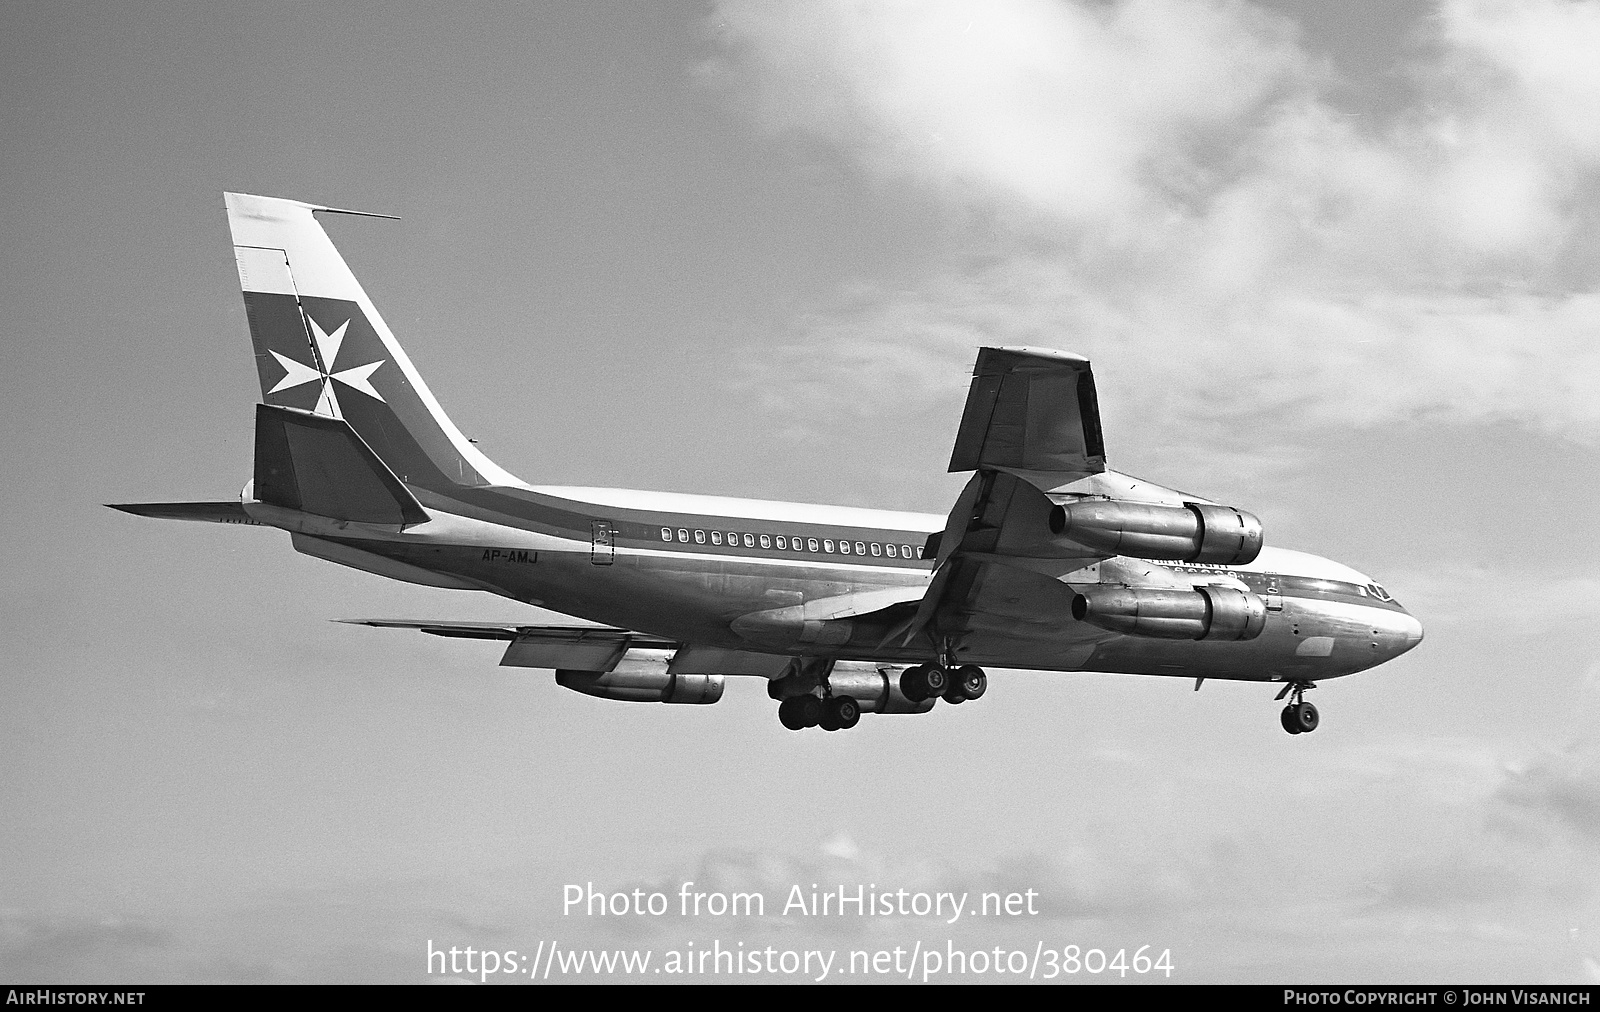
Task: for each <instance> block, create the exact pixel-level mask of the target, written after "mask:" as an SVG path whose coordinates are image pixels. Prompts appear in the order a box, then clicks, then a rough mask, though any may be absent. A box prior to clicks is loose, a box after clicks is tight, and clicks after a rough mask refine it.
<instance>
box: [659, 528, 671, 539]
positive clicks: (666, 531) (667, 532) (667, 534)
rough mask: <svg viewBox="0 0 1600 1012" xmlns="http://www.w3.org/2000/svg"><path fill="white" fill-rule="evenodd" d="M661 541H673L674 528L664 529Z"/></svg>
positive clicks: (662, 529)
mask: <svg viewBox="0 0 1600 1012" xmlns="http://www.w3.org/2000/svg"><path fill="white" fill-rule="evenodd" d="M661 540H662V541H671V540H672V528H671V527H663V528H661Z"/></svg>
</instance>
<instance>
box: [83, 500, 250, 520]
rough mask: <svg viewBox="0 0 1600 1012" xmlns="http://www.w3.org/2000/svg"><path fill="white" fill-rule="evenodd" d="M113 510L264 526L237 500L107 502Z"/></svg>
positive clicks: (138, 515)
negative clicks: (251, 517) (251, 516)
mask: <svg viewBox="0 0 1600 1012" xmlns="http://www.w3.org/2000/svg"><path fill="white" fill-rule="evenodd" d="M106 505H107V506H110V507H111V508H112V509H114V510H121V511H122V512H124V513H132V514H133V515H134V516H136V517H155V518H156V519H157V520H199V521H203V522H205V523H211V524H248V525H250V526H251V527H265V526H267V525H266V524H263V523H262V522H261V521H259V520H252V519H250V515H249V514H248V513H246V512H245V511H244V507H243V506H241V505H240V504H239V502H238V500H231V501H228V502H108V503H106Z"/></svg>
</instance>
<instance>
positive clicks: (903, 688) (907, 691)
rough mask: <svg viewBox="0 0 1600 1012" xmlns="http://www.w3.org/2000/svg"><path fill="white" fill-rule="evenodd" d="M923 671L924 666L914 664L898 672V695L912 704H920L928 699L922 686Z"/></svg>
mask: <svg viewBox="0 0 1600 1012" xmlns="http://www.w3.org/2000/svg"><path fill="white" fill-rule="evenodd" d="M925 670H926V666H925V665H922V664H915V665H912V666H911V667H909V668H907V669H905V670H904V671H902V672H900V694H901V695H902V696H904V697H906V698H907V699H909V700H911V701H912V702H913V703H920V702H922V701H923V700H924V699H927V698H928V694H927V692H925V691H923V684H922V673H923V671H925Z"/></svg>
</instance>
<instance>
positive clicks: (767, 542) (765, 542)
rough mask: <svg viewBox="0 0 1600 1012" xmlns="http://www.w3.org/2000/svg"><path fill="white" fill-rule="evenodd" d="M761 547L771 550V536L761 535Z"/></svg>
mask: <svg viewBox="0 0 1600 1012" xmlns="http://www.w3.org/2000/svg"><path fill="white" fill-rule="evenodd" d="M761 547H762V548H771V547H772V535H770V534H763V535H761Z"/></svg>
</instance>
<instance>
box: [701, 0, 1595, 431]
mask: <svg viewBox="0 0 1600 1012" xmlns="http://www.w3.org/2000/svg"><path fill="white" fill-rule="evenodd" d="M1597 10H1600V8H1597V6H1596V5H1595V4H1576V3H1559V4H1558V3H1534V4H1495V3H1466V2H1461V3H1450V4H1446V5H1445V6H1444V7H1443V8H1442V9H1441V10H1440V11H1439V14H1438V17H1436V18H1432V19H1429V20H1427V21H1426V22H1424V23H1423V24H1421V25H1419V27H1418V31H1419V32H1423V31H1427V32H1430V33H1431V35H1429V36H1428V37H1427V39H1426V41H1427V43H1428V44H1427V45H1425V46H1424V45H1418V46H1417V47H1415V48H1414V51H1413V53H1414V55H1413V61H1414V62H1413V64H1412V65H1411V66H1408V67H1406V68H1404V70H1405V72H1406V73H1407V75H1409V77H1410V78H1412V79H1413V80H1415V81H1416V82H1417V91H1418V94H1419V96H1420V98H1419V99H1418V101H1417V102H1416V103H1414V104H1413V105H1411V106H1409V107H1406V108H1402V109H1399V110H1397V111H1395V112H1394V113H1393V114H1392V115H1391V116H1390V117H1389V118H1387V119H1385V120H1383V121H1381V122H1372V121H1370V120H1366V119H1361V118H1359V117H1356V116H1353V115H1351V114H1349V113H1347V112H1345V111H1343V110H1341V109H1340V108H1339V107H1338V105H1337V104H1336V101H1335V99H1334V98H1333V97H1332V96H1333V95H1334V93H1335V91H1336V88H1335V87H1334V85H1335V83H1336V77H1335V74H1334V72H1333V70H1332V69H1330V68H1329V67H1328V66H1327V65H1326V64H1325V63H1324V62H1322V61H1320V60H1318V59H1315V58H1313V57H1312V56H1310V55H1309V54H1308V52H1307V51H1306V50H1305V49H1304V48H1303V47H1302V46H1301V45H1300V44H1299V42H1298V40H1297V30H1296V27H1295V25H1293V24H1292V23H1291V22H1289V21H1287V20H1285V19H1283V18H1281V17H1278V16H1275V15H1270V14H1268V13H1266V12H1264V11H1261V10H1257V9H1255V8H1252V7H1250V6H1249V5H1245V4H1238V3H1224V2H1211V3H1188V2H1185V3H1178V2H1175V0H1171V2H1169V0H1129V2H1122V3H1111V4H1092V5H1091V4H1080V3H1044V2H1037V3H1014V4H1005V5H991V6H988V7H984V8H982V9H977V8H973V7H971V6H970V5H965V4H955V3H946V4H940V3H924V4H853V3H843V2H839V3H815V4H804V5H783V6H757V5H745V4H737V5H734V4H730V5H725V6H723V7H720V8H719V9H718V12H717V14H716V15H715V17H714V19H713V20H714V22H715V23H716V25H717V32H718V34H717V39H718V40H719V52H718V56H717V57H716V58H715V59H714V60H712V61H711V62H709V63H708V64H707V66H706V67H705V68H704V70H703V76H704V78H705V79H706V80H707V81H708V82H711V83H712V84H713V85H714V86H715V87H717V88H719V89H720V90H721V91H722V92H723V94H724V95H726V96H727V98H728V100H729V101H730V102H732V103H734V104H735V105H737V106H739V107H740V108H742V109H743V110H744V111H745V113H746V114H747V115H748V116H749V117H750V118H751V120H752V122H753V123H755V124H756V125H758V127H759V128H761V129H762V130H764V131H767V132H769V133H771V134H773V135H774V136H781V137H802V138H807V139H810V140H811V141H814V142H821V143H823V144H826V145H828V146H829V147H831V148H832V149H834V150H836V151H837V152H839V153H841V154H843V155H844V156H845V157H847V158H848V159H850V160H851V161H853V162H854V163H855V164H856V165H857V166H858V167H859V169H860V170H861V171H863V172H864V173H866V174H868V175H869V176H870V177H872V178H876V179H878V180H880V181H882V182H885V183H893V184H909V185H911V186H913V187H916V188H919V189H920V190H922V191H923V192H925V194H926V195H927V197H928V199H929V200H930V201H932V202H933V203H934V204H935V206H938V207H941V208H943V209H945V210H946V211H948V212H949V213H950V214H951V216H952V221H955V222H969V223H970V222H978V223H979V224H978V225H972V226H971V227H970V228H969V242H968V243H967V245H966V247H965V252H964V254H962V255H961V256H960V257H957V258H955V260H954V261H953V262H950V263H947V264H946V265H945V266H944V267H943V268H942V269H939V270H937V271H935V272H933V273H931V274H930V275H928V276H926V277H924V278H922V279H921V280H918V281H914V282H912V283H911V284H908V285H905V286H903V287H901V288H898V289H894V290H890V289H885V288H881V287H876V286H874V285H873V284H872V283H870V282H866V281H864V282H863V283H862V284H861V285H860V286H859V287H858V288H856V289H855V290H852V291H849V292H842V293H840V297H839V299H838V300H837V302H836V303H835V304H832V305H824V306H818V307H815V309H814V311H813V312H811V313H809V314H806V315H803V316H800V317H797V318H796V319H794V320H791V321H789V322H788V324H787V326H786V327H785V328H784V331H783V333H781V334H780V335H779V337H780V340H779V341H778V342H777V343H778V345H779V346H780V349H779V350H778V351H776V352H774V353H773V355H772V357H771V359H769V360H768V361H767V362H765V363H763V365H762V366H761V367H760V368H759V370H758V375H757V376H755V377H754V380H755V381H758V382H753V383H752V385H762V386H766V387H768V388H769V390H770V391H771V393H770V396H772V397H773V398H775V399H778V400H785V399H787V400H794V401H804V402H806V403H809V404H812V405H824V406H827V407H829V408H832V409H834V410H837V411H840V412H843V413H844V414H845V415H846V416H849V415H856V414H861V413H865V412H871V411H878V410H887V408H886V407H883V406H879V405H880V404H882V401H881V399H874V398H870V397H864V396H863V393H864V392H865V391H864V390H863V389H862V386H863V385H864V384H870V385H871V386H872V387H873V388H876V389H882V387H883V385H884V384H885V383H899V384H901V385H902V386H903V387H904V388H905V389H908V390H911V391H929V390H937V391H940V392H941V393H948V392H952V391H955V390H958V389H959V388H960V386H961V385H962V384H963V383H964V378H963V375H962V374H963V371H964V367H966V366H968V365H970V362H971V358H972V349H973V348H974V346H976V345H979V344H1017V343H1030V344H1043V345H1047V346H1058V347H1068V348H1071V349H1074V350H1078V351H1082V352H1085V353H1088V354H1090V355H1092V356H1093V357H1095V358H1096V360H1097V362H1098V364H1099V367H1100V368H1101V370H1102V371H1109V372H1113V373H1116V374H1118V375H1120V376H1128V377H1136V378H1138V379H1139V380H1141V381H1143V384H1142V385H1143V387H1144V389H1143V390H1142V391H1138V392H1135V391H1132V390H1130V389H1129V388H1130V387H1131V386H1132V384H1125V385H1123V386H1121V387H1119V388H1118V389H1119V397H1121V396H1128V397H1133V398H1135V400H1133V401H1131V402H1125V406H1124V407H1123V408H1122V409H1121V410H1123V411H1125V412H1126V413H1128V414H1129V415H1136V416H1137V417H1139V418H1141V419H1145V420H1146V424H1147V426H1155V427H1157V429H1158V432H1157V433H1156V434H1157V435H1161V434H1163V433H1160V431H1159V430H1160V429H1162V428H1165V429H1166V430H1168V431H1170V432H1174V433H1175V432H1178V431H1185V432H1192V431H1193V429H1194V427H1195V426H1196V425H1198V426H1200V427H1201V434H1202V435H1205V436H1206V437H1208V438H1211V437H1217V438H1224V439H1225V438H1227V433H1228V432H1229V431H1236V432H1241V433H1244V434H1243V435H1241V436H1240V437H1239V438H1240V439H1241V440H1242V441H1249V440H1251V439H1258V438H1259V437H1258V436H1256V435H1254V433H1256V432H1257V431H1258V427H1256V426H1247V425H1245V424H1244V423H1247V422H1249V421H1252V420H1260V419H1262V418H1268V417H1270V418H1273V419H1276V420H1277V423H1276V425H1275V426H1274V428H1275V430H1276V431H1278V432H1281V433H1284V434H1285V436H1286V437H1292V436H1293V435H1294V434H1295V432H1296V431H1303V430H1304V429H1305V428H1308V427H1320V426H1328V425H1335V426H1354V427H1360V426H1368V425H1375V424H1379V423H1382V422H1386V421H1390V420H1394V419H1397V418H1410V417H1422V416H1426V417H1431V418H1439V419H1443V420H1446V421H1459V422H1478V421H1486V420H1501V419H1511V420H1514V421H1516V422H1518V423H1521V424H1524V425H1527V426H1530V427H1534V428H1538V429H1541V430H1545V431H1549V432H1554V433H1559V434H1561V435H1564V436H1569V437H1572V438H1577V439H1580V440H1585V441H1593V440H1594V439H1595V438H1596V437H1597V436H1600V400H1596V398H1594V397H1593V396H1592V390H1593V389H1594V388H1595V387H1596V385H1597V384H1600V342H1596V341H1594V340H1593V334H1594V333H1595V332H1596V330H1597V329H1600V295H1597V294H1596V293H1595V292H1594V291H1593V290H1592V289H1593V288H1594V278H1593V273H1594V270H1595V269H1596V268H1597V267H1600V215H1597V214H1596V213H1595V212H1594V211H1591V210H1589V208H1590V207H1591V206H1595V205H1596V201H1595V200H1594V199H1593V198H1595V197H1596V196H1600V186H1597V182H1600V172H1597V170H1600V127H1596V126H1595V124H1596V123H1600V74H1597V73H1596V72H1595V71H1594V69H1593V68H1592V64H1593V61H1592V60H1589V59H1586V58H1585V55H1584V54H1586V53H1592V52H1593V48H1592V45H1591V43H1594V42H1600V34H1597V33H1600V27H1597V25H1600V15H1597ZM1586 47H1588V48H1586ZM824 373H826V375H824ZM840 376H854V377H859V378H860V380H859V382H857V383H851V382H849V381H846V382H844V383H840V382H839V377H840ZM1106 400H1107V401H1108V402H1109V403H1111V404H1115V403H1116V399H1115V398H1107V399H1106ZM1111 410H1115V409H1114V408H1112V409H1111ZM819 413H820V412H819Z"/></svg>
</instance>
